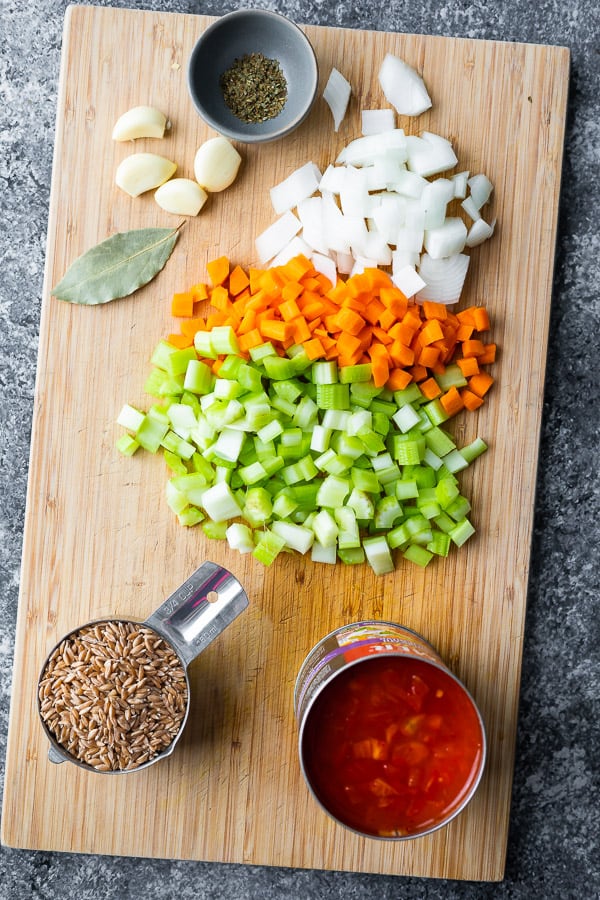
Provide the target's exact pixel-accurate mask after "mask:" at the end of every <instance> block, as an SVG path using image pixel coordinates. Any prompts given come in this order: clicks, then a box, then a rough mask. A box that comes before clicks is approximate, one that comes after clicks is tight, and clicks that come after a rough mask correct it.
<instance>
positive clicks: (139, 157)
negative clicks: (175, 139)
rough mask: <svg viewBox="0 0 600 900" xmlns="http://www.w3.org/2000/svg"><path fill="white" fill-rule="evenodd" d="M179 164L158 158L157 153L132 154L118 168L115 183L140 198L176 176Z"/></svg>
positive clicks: (131, 195)
mask: <svg viewBox="0 0 600 900" xmlns="http://www.w3.org/2000/svg"><path fill="white" fill-rule="evenodd" d="M176 170H177V164H176V163H174V162H171V160H170V159H165V157H164V156H157V155H156V154H155V153H132V154H131V156H127V157H126V158H125V159H124V160H123V162H122V163H120V164H119V166H118V168H117V173H116V175H115V181H116V183H117V186H118V187H120V188H121V190H122V191H125V193H126V194H129V196H130V197H139V195H140V194H143V193H144V192H145V191H151V190H153V188H157V187H160V185H161V184H164V182H165V181H168V180H169V178H170V177H171V175H174V174H175V171H176Z"/></svg>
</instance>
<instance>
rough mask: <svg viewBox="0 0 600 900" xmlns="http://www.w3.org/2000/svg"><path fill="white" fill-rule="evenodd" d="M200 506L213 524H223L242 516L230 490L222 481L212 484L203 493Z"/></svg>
mask: <svg viewBox="0 0 600 900" xmlns="http://www.w3.org/2000/svg"><path fill="white" fill-rule="evenodd" d="M202 506H203V507H204V509H205V510H206V513H207V514H208V515H209V516H210V518H211V519H212V520H213V521H214V522H225V521H226V520H227V519H235V518H236V517H237V516H240V515H241V514H242V510H241V508H240V506H239V504H238V503H237V501H236V499H235V497H234V496H233V492H232V490H231V488H230V487H229V485H228V484H227V483H226V482H224V481H223V482H219V483H217V484H214V485H213V486H212V487H209V488H208V489H207V490H206V491H205V493H204V495H203V497H202Z"/></svg>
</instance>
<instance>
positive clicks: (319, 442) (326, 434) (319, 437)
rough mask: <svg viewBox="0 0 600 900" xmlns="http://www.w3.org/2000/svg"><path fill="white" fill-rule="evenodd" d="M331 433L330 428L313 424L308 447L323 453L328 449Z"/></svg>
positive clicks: (315, 451)
mask: <svg viewBox="0 0 600 900" xmlns="http://www.w3.org/2000/svg"><path fill="white" fill-rule="evenodd" d="M331 435H332V430H331V428H324V427H323V425H315V426H314V428H313V430H312V434H311V439H310V449H311V450H312V451H313V452H314V453H324V452H325V451H326V450H328V449H329V441H330V440H331Z"/></svg>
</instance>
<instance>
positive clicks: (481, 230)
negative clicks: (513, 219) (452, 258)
mask: <svg viewBox="0 0 600 900" xmlns="http://www.w3.org/2000/svg"><path fill="white" fill-rule="evenodd" d="M495 225H496V222H495V221H494V222H492V223H491V224H489V223H488V222H486V221H485V220H484V219H477V221H476V222H473V224H472V225H471V227H470V228H469V233H468V234H467V240H466V241H465V243H466V245H467V247H477V245H478V244H483V242H484V241H487V239H488V238H491V236H492V235H493V233H494V227H495Z"/></svg>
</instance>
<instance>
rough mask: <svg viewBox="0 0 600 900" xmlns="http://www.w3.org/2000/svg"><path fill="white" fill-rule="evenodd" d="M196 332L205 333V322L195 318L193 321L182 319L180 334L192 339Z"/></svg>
mask: <svg viewBox="0 0 600 900" xmlns="http://www.w3.org/2000/svg"><path fill="white" fill-rule="evenodd" d="M197 331H206V322H205V321H204V319H202V318H200V317H197V318H194V319H184V321H183V322H182V323H181V333H182V334H185V335H187V337H192V338H193V337H194V335H195V334H196V332H197Z"/></svg>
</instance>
